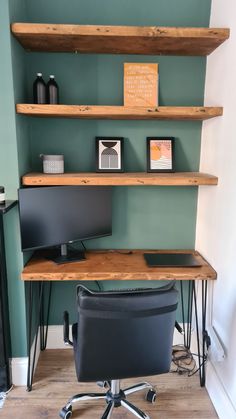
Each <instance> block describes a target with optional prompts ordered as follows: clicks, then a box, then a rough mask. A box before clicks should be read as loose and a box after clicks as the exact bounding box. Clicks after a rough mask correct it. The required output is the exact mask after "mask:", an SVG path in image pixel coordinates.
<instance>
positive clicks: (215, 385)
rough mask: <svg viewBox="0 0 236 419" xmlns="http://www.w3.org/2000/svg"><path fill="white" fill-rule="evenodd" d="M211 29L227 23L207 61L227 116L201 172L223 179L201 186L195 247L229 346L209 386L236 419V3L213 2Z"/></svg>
mask: <svg viewBox="0 0 236 419" xmlns="http://www.w3.org/2000/svg"><path fill="white" fill-rule="evenodd" d="M210 27H229V28H230V30H231V34H230V40H228V41H227V42H226V43H225V44H223V45H222V46H220V47H219V48H218V49H217V50H216V51H215V52H213V54H212V55H210V56H209V57H208V59H207V72H206V88H205V106H207V105H208V106H211V105H222V106H223V107H224V116H223V117H221V118H216V119H214V120H210V121H206V122H204V124H203V130H202V148H201V160H200V162H201V163H200V170H201V171H202V172H208V173H211V174H214V175H217V176H218V177H219V185H218V186H217V187H201V188H199V198H198V213H197V230H196V249H197V250H199V251H200V252H201V253H202V254H203V255H204V256H205V257H206V259H207V260H208V261H209V262H210V263H211V264H212V265H213V267H214V268H215V269H216V271H217V273H218V279H217V281H216V283H215V284H214V285H213V287H212V288H213V289H212V290H211V293H210V294H211V295H212V308H211V313H210V314H211V319H212V323H213V326H214V328H215V330H216V332H217V334H218V336H219V338H220V340H221V342H222V344H223V346H224V348H225V352H226V358H225V360H224V361H223V362H221V363H217V362H215V363H214V362H213V363H212V364H211V365H210V366H209V368H208V372H207V389H208V392H209V394H210V396H211V398H212V401H213V403H214V404H215V407H216V409H217V412H218V415H219V417H220V418H222V419H235V418H236V1H235V0H224V1H223V0H212V11H211V21H210Z"/></svg>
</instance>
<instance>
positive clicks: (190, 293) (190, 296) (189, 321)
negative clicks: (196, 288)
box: [186, 281, 193, 349]
mask: <svg viewBox="0 0 236 419" xmlns="http://www.w3.org/2000/svg"><path fill="white" fill-rule="evenodd" d="M192 308H193V281H188V317H187V342H186V347H187V348H188V349H190V346H191V337H192Z"/></svg>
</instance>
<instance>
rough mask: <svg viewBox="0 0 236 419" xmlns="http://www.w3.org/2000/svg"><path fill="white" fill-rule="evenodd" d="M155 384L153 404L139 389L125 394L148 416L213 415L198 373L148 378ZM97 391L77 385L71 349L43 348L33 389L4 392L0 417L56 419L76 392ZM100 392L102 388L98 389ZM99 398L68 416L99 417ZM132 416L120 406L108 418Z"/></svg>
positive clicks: (127, 382) (183, 417)
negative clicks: (5, 394)
mask: <svg viewBox="0 0 236 419" xmlns="http://www.w3.org/2000/svg"><path fill="white" fill-rule="evenodd" d="M138 381H143V379H141V380H137V379H129V380H123V381H122V387H123V388H124V387H127V386H129V385H133V384H135V383H137V382H138ZM148 381H149V382H151V384H152V385H155V386H156V388H157V391H158V398H157V401H156V403H155V404H150V403H148V402H146V401H145V399H144V394H143V392H139V393H136V394H134V395H130V396H128V399H129V400H130V401H131V402H132V403H134V404H137V406H138V407H140V409H142V410H144V411H145V412H146V413H147V414H149V415H150V417H151V418H152V419H173V418H175V419H199V418H201V419H209V418H211V419H213V418H217V417H218V416H217V414H216V412H215V410H214V408H213V405H212V403H211V401H210V399H209V397H208V394H207V392H206V390H205V389H204V388H200V386H199V380H198V376H193V377H191V378H188V377H185V376H180V375H177V374H175V373H170V374H164V375H160V376H154V377H149V378H148ZM87 391H98V392H99V391H101V389H99V388H98V387H97V385H96V384H88V383H80V384H78V382H77V380H76V376H75V371H74V361H73V353H72V350H71V349H64V350H63V349H62V350H46V351H45V352H43V353H42V354H41V356H40V361H39V364H38V367H37V371H36V376H35V380H34V385H33V390H32V391H31V392H30V393H28V392H27V391H26V390H25V388H24V387H16V388H13V390H12V391H11V392H10V393H9V394H8V396H7V399H6V401H5V404H4V406H3V408H2V409H1V410H0V418H4V419H6V418H13V419H39V418H41V419H42V418H44V419H46V418H49V419H54V418H58V412H59V411H60V409H61V408H62V407H63V406H64V405H65V404H66V402H67V400H68V399H69V398H70V397H71V396H73V395H74V394H76V393H79V392H87ZM102 391H103V390H102ZM104 408H105V405H104V402H103V401H92V402H83V403H81V404H80V405H79V406H78V408H77V406H76V408H74V410H73V415H72V418H73V419H74V418H81V419H96V418H98V419H99V418H101V416H102V413H103V411H104ZM132 417H133V418H134V416H133V415H132V414H131V413H130V412H128V411H126V410H124V408H123V407H120V408H118V409H115V410H114V411H113V415H112V419H113V418H114V419H128V418H132Z"/></svg>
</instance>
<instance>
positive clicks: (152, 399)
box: [146, 390, 157, 403]
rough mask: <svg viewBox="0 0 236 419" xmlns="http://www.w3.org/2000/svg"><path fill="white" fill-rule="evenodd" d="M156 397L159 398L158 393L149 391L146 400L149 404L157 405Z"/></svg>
mask: <svg viewBox="0 0 236 419" xmlns="http://www.w3.org/2000/svg"><path fill="white" fill-rule="evenodd" d="M156 397H157V393H156V391H155V390H148V392H147V395H146V400H147V401H148V402H149V403H155V401H156Z"/></svg>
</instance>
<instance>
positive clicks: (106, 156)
mask: <svg viewBox="0 0 236 419" xmlns="http://www.w3.org/2000/svg"><path fill="white" fill-rule="evenodd" d="M104 143H107V144H109V147H105V144H104ZM111 143H114V147H116V149H115V148H113V146H111ZM115 143H116V144H115ZM117 143H119V144H118V145H117ZM95 145H96V172H101V173H117V172H118V173H122V172H124V138H123V137H96V138H95ZM102 148H103V151H102V152H101V149H102ZM111 150H113V151H112V154H111ZM109 151H110V152H109ZM102 154H103V155H102ZM108 166H110V167H108ZM112 166H113V167H112Z"/></svg>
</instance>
